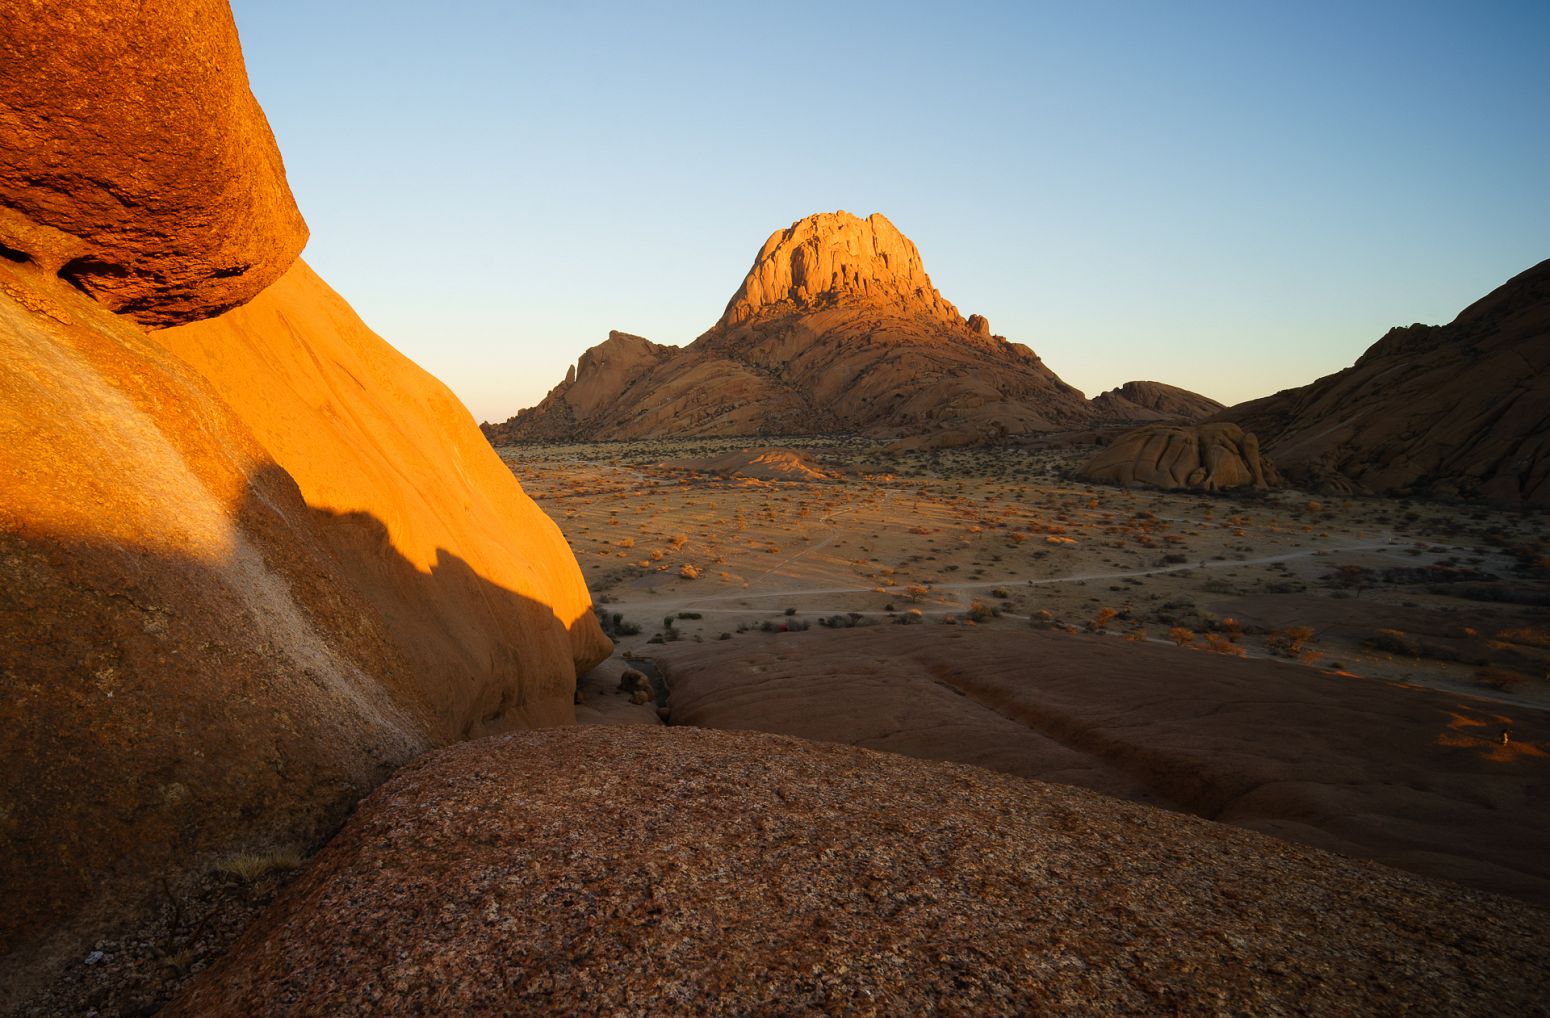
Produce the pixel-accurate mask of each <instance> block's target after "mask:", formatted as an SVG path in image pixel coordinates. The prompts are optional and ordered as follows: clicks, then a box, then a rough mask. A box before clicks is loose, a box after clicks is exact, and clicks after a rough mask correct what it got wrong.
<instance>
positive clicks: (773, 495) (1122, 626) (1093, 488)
mask: <svg viewBox="0 0 1550 1018" xmlns="http://www.w3.org/2000/svg"><path fill="white" fill-rule="evenodd" d="M799 445H800V448H790V447H789V446H790V443H787V445H785V446H773V445H758V444H757V443H754V444H750V443H749V442H748V441H746V440H743V441H736V440H725V441H721V440H698V441H685V442H676V443H674V442H653V443H633V444H632V443H606V444H597V445H572V446H520V447H508V448H504V449H502V450H501V455H502V457H503V458H504V459H505V460H506V462H507V463H509V464H510V465H511V466H512V468H513V469H514V470H515V471H516V472H517V474H518V475H519V476H520V477H522V478H524V479H525V484H526V487H527V490H528V491H529V493H530V494H531V495H532V496H533V497H534V498H535V499H536V500H537V501H538V503H539V504H540V505H541V506H542V507H543V508H544V509H545V510H546V511H547V512H548V513H549V514H550V515H551V516H552V517H553V518H554V519H555V520H556V521H557V522H559V524H560V525H561V527H562V528H563V530H564V531H565V534H566V537H567V538H568V539H569V541H570V543H571V546H572V547H573V549H574V550H575V553H576V556H577V559H578V560H579V561H580V562H581V564H582V568H583V571H584V573H585V575H586V577H587V581H588V584H589V586H590V587H591V589H592V591H593V593H594V596H595V597H596V598H597V601H598V604H599V611H600V613H601V615H602V616H603V620H604V626H605V629H606V630H607V631H608V632H609V633H610V634H611V635H612V636H613V637H614V639H615V640H616V642H617V644H618V647H617V650H616V652H615V655H614V657H613V658H611V659H610V660H609V661H608V662H605V663H604V664H603V665H601V666H599V667H598V668H597V669H595V670H594V671H593V672H592V673H591V674H590V675H588V676H587V677H586V678H585V679H584V680H583V682H582V683H581V693H580V695H581V698H582V701H583V702H582V703H581V705H580V706H578V708H577V713H578V718H579V719H581V720H583V721H587V720H592V721H647V722H653V721H655V720H657V718H661V719H663V720H666V721H668V723H670V724H693V725H700V726H705V727H721V728H754V729H761V730H765V731H770V732H776V733H780V734H790V735H798V736H803V737H809V738H817V739H820V740H824V741H835V742H846V743H851V744H855V745H860V746H866V747H870V748H876V749H889V750H895V751H898V752H902V753H906V754H909V755H915V756H922V757H927V758H938V759H950V760H957V761H960V762H968V763H975V764H979V765H982V766H987V767H990V768H992V769H996V770H1002V771H1007V772H1010V773H1014V774H1021V775H1024V776H1028V777H1038V778H1044V779H1048V780H1055V781H1061V782H1067V783H1071V784H1079V785H1086V786H1088V787H1092V788H1096V789H1098V790H1100V791H1104V792H1108V793H1110V794H1114V795H1119V796H1123V797H1126V798H1131V799H1135V800H1138V801H1143V802H1150V803H1154V804H1158V805H1163V806H1168V807H1171V808H1175V809H1180V810H1183V811H1187V812H1192V813H1196V814H1198V815H1203V816H1206V817H1209V818H1212V819H1219V820H1225V821H1227V822H1231V823H1235V824H1238V825H1240V826H1247V827H1253V828H1257V829H1260V830H1262V831H1265V832H1267V833H1272V834H1276V835H1278V836H1281V837H1284V838H1288V839H1290V840H1294V841H1302V842H1305V843H1309V844H1314V845H1317V846H1319V847H1325V848H1331V849H1335V850H1337V851H1343V852H1347V853H1349V854H1354V855H1358V856H1364V857H1369V858H1376V859H1379V860H1382V861H1385V862H1388V863H1391V864H1393V865H1397V866H1400V867H1401V868H1406V869H1411V870H1414V871H1416V872H1420V873H1423V874H1426V875H1429V876H1440V877H1445V878H1450V879H1454V880H1457V881H1460V882H1463V883H1466V884H1472V885H1474V886H1476V887H1480V888H1482V889H1486V890H1492V891H1497V892H1505V893H1509V894H1513V895H1515V896H1518V897H1521V898H1525V899H1527V900H1531V901H1536V902H1538V903H1540V904H1545V903H1550V866H1547V865H1546V863H1545V862H1544V861H1543V859H1542V855H1543V853H1542V851H1541V849H1542V847H1543V845H1544V844H1546V843H1550V821H1547V819H1546V817H1545V815H1544V811H1543V809H1542V803H1541V799H1542V795H1543V793H1542V791H1540V790H1539V789H1541V788H1542V786H1543V779H1544V775H1545V773H1546V771H1547V769H1550V755H1547V751H1550V711H1547V709H1546V708H1547V707H1550V683H1547V681H1546V672H1547V668H1550V622H1547V613H1546V607H1545V606H1546V604H1547V602H1550V598H1547V587H1546V582H1545V581H1546V578H1547V571H1546V566H1547V560H1546V557H1545V556H1546V552H1547V548H1546V543H1545V535H1544V532H1543V529H1542V527H1541V525H1540V521H1539V520H1538V518H1537V517H1536V516H1535V515H1532V514H1519V513H1512V512H1502V511H1496V510H1491V509H1483V508H1478V507H1473V506H1450V505H1446V504H1440V503H1426V502H1414V501H1407V502H1400V501H1394V500H1385V499H1373V498H1363V499H1340V498H1334V499H1331V498H1324V497H1319V496H1310V495H1308V494H1306V493H1299V492H1296V491H1289V490H1288V491H1277V492H1273V493H1270V494H1264V495H1258V496H1253V497H1222V496H1206V495H1199V494H1190V493H1177V494H1174V493H1164V492H1156V491H1141V490H1126V489H1122V488H1118V487H1109V486H1101V485H1092V484H1088V483H1084V482H1081V481H1077V480H1072V479H1070V478H1071V474H1072V473H1073V470H1072V468H1073V467H1074V466H1075V465H1077V464H1079V463H1080V462H1081V461H1082V460H1083V459H1084V458H1085V457H1087V456H1090V455H1091V453H1092V452H1093V448H1092V447H1091V446H1081V445H1075V446H1070V445H1067V446H1058V445H1057V446H1054V447H1052V448H1043V449H1040V448H1030V447H1021V448H1018V447H1009V448H1000V449H996V448H988V449H987V448H979V449H964V450H940V451H935V452H911V453H894V452H888V451H886V450H885V448H884V446H882V445H881V444H876V445H872V444H868V443H865V442H856V441H846V442H836V441H827V440H815V441H811V442H806V443H799ZM627 670H628V671H638V672H639V674H640V677H639V678H636V677H635V676H633V675H631V676H629V677H627V678H626V679H625V680H624V681H622V682H621V681H620V677H621V674H622V673H626V672H627ZM648 683H650V684H651V685H653V687H654V688H652V689H649V690H648V689H647V688H646V686H647V684H648ZM636 686H638V687H640V688H639V689H636V688H635V687H636ZM1536 804H1537V805H1536Z"/></svg>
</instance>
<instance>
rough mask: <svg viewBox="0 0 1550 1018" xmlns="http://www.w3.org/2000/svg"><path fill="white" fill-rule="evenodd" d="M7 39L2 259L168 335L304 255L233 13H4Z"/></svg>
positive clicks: (91, 6)
mask: <svg viewBox="0 0 1550 1018" xmlns="http://www.w3.org/2000/svg"><path fill="white" fill-rule="evenodd" d="M0 25H3V26H4V27H3V28H0V67H3V68H4V71H3V73H0V151H4V152H5V158H4V159H0V255H4V256H5V257H7V258H9V259H11V260H13V261H14V260H17V259H29V260H31V261H32V262H34V263H36V264H39V265H41V266H43V267H44V268H45V269H46V270H47V271H48V272H49V273H57V274H58V275H59V276H61V277H62V278H64V279H66V280H68V281H69V282H70V283H72V284H74V285H75V286H77V287H79V288H80V289H81V290H83V291H85V292H86V293H89V294H91V295H92V296H93V297H94V298H96V299H97V300H99V301H101V302H102V303H103V304H104V305H105V306H107V307H108V308H110V309H112V310H114V311H118V312H120V313H123V314H127V315H131V316H132V317H134V318H135V319H136V320H138V321H140V322H143V323H145V324H148V325H157V326H160V325H170V324H174V323H177V322H186V321H192V320H195V319H198V318H206V317H209V316H211V315H217V314H220V313H221V312H222V311H225V310H226V309H228V308H232V307H236V306H237V305H239V304H241V303H243V302H244V301H247V300H250V299H252V298H253V297H254V296H256V295H257V294H258V292H259V291H260V290H262V289H263V288H264V287H266V286H268V285H269V284H270V283H272V282H273V281H274V280H275V279H277V278H279V276H280V274H281V273H282V272H284V271H285V270H286V268H288V267H289V266H290V264H291V262H292V261H294V260H295V258H296V256H297V255H298V254H300V253H301V249H302V245H304V244H305V243H306V241H307V227H306V224H305V223H304V222H302V218H301V213H300V212H298V211H297V209H296V204H295V202H294V201H293V200H292V199H291V192H290V188H289V187H288V186H287V185H286V182H285V171H284V168H283V167H282V165H281V163H280V153H279V150H278V149H277V148H276V147H275V143H274V138H273V136H272V135H271V134H270V133H269V124H268V122H267V121H266V120H265V119H264V113H263V110H261V109H259V106H258V103H257V102H256V101H254V99H253V95H252V93H251V92H250V91H249V90H248V80H247V72H246V71H245V70H244V68H243V63H242V50H241V48H240V47H239V45H238V43H237V29H236V26H235V25H234V24H233V22H232V17H231V10H230V9H229V8H228V7H227V5H226V2H225V0H145V2H141V3H133V4H130V3H124V2H123V0H72V2H71V3H69V4H59V3H52V2H49V0H0Z"/></svg>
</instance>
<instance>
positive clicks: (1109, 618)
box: [1087, 608, 1119, 633]
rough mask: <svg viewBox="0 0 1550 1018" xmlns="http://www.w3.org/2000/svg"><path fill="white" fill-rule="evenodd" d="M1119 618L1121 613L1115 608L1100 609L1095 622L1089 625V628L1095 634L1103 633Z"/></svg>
mask: <svg viewBox="0 0 1550 1018" xmlns="http://www.w3.org/2000/svg"><path fill="white" fill-rule="evenodd" d="M1117 617H1119V612H1117V611H1115V610H1114V609H1113V608H1099V609H1098V614H1097V615H1094V616H1093V620H1092V621H1091V622H1089V623H1087V628H1088V629H1091V630H1092V631H1093V632H1095V633H1101V632H1103V631H1104V630H1105V629H1107V628H1108V625H1109V623H1110V622H1113V621H1114V620H1115V619H1116V618H1117Z"/></svg>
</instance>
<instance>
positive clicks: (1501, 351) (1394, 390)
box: [1220, 261, 1550, 508]
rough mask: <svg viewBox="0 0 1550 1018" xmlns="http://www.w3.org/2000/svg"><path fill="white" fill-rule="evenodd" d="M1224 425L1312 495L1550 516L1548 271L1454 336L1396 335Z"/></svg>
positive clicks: (1478, 306) (1462, 318)
mask: <svg viewBox="0 0 1550 1018" xmlns="http://www.w3.org/2000/svg"><path fill="white" fill-rule="evenodd" d="M1220 419H1221V420H1227V421H1233V422H1236V423H1238V424H1241V425H1242V426H1243V427H1244V428H1247V429H1250V430H1252V431H1253V432H1254V433H1255V434H1257V435H1259V436H1260V439H1261V440H1262V441H1263V443H1264V448H1265V451H1266V452H1267V453H1268V454H1270V455H1271V456H1273V457H1274V458H1275V461H1276V463H1277V464H1278V465H1279V466H1280V467H1281V468H1282V469H1283V470H1284V471H1285V472H1286V474H1287V476H1288V477H1289V478H1291V479H1292V480H1293V481H1295V482H1296V483H1298V484H1301V485H1305V486H1307V487H1310V488H1315V489H1322V490H1326V491H1330V492H1352V491H1355V492H1375V493H1394V492H1408V493H1414V494H1422V495H1427V494H1431V495H1445V496H1446V495H1462V496H1466V497H1474V498H1483V499H1488V500H1490V501H1492V502H1496V503H1499V504H1502V505H1513V506H1518V505H1522V506H1535V507H1539V508H1550V261H1543V262H1540V263H1539V264H1538V265H1536V266H1534V267H1533V268H1531V269H1529V270H1528V271H1526V272H1523V273H1520V274H1519V275H1517V276H1514V277H1513V278H1512V279H1510V280H1508V281H1507V282H1506V283H1504V284H1502V285H1501V286H1500V287H1498V288H1497V289H1496V290H1494V291H1492V292H1491V293H1490V294H1488V295H1487V296H1485V297H1483V298H1481V299H1480V300H1478V301H1476V302H1475V303H1474V304H1471V305H1470V306H1469V307H1467V308H1465V309H1464V310H1463V311H1461V312H1459V315H1458V317H1457V318H1455V319H1454V320H1453V322H1452V323H1451V324H1449V325H1411V326H1408V327H1406V328H1397V329H1393V330H1391V331H1390V332H1389V334H1388V335H1386V336H1384V337H1383V338H1382V339H1380V340H1379V341H1378V342H1377V343H1374V344H1373V345H1372V347H1371V348H1370V349H1369V350H1368V351H1367V352H1366V353H1364V354H1363V355H1362V356H1361V358H1360V359H1359V360H1358V361H1357V362H1356V363H1355V364H1354V365H1352V366H1351V367H1349V368H1346V369H1345V370H1343V371H1337V372H1336V373H1335V374H1333V375H1329V376H1328V377H1325V378H1321V379H1319V380H1318V381H1316V382H1313V383H1311V384H1309V385H1305V386H1303V387H1302V388H1300V389H1287V390H1284V391H1282V392H1278V393H1276V394H1275V395H1274V396H1267V397H1265V398H1264V399H1260V400H1255V401H1253V402H1250V403H1243V404H1240V405H1239V406H1235V407H1233V408H1232V409H1230V410H1228V411H1226V412H1224V413H1223V414H1222V415H1221V417H1220Z"/></svg>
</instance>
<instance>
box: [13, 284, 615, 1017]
mask: <svg viewBox="0 0 1550 1018" xmlns="http://www.w3.org/2000/svg"><path fill="white" fill-rule="evenodd" d="M201 344H206V345H201ZM0 352H3V356H0V444H3V447H4V448H5V450H6V455H5V456H4V457H3V458H0V496H3V497H0V563H3V582H0V726H3V729H4V731H5V733H6V739H5V741H4V744H3V747H0V756H3V760H0V763H3V766H0V825H3V831H4V834H5V840H4V848H5V850H4V851H3V852H0V883H3V885H4V886H6V887H7V888H12V889H19V890H17V891H16V893H13V894H12V895H11V896H10V898H9V899H8V903H7V910H6V914H5V916H4V917H0V945H3V947H4V948H5V952H6V953H8V954H9V955H10V958H9V959H8V964H12V963H14V964H15V965H16V966H18V968H17V972H18V973H20V972H26V973H27V974H28V975H37V974H38V973H40V972H46V971H47V968H46V966H44V965H40V964H38V959H39V954H38V952H39V951H43V950H45V948H46V945H47V943H48V942H49V938H50V937H51V936H53V937H57V938H62V940H56V941H55V943H59V942H64V943H69V942H70V937H71V935H72V931H75V930H80V931H82V932H81V934H80V935H82V936H84V935H86V933H85V932H84V931H85V930H87V929H88V927H86V926H82V925H81V923H82V922H83V921H84V920H83V919H82V917H83V916H84V915H86V914H87V913H89V912H91V911H92V910H93V909H101V910H102V911H100V912H99V913H97V914H96V918H102V917H110V918H111V917H113V916H118V915H123V914H127V913H131V912H133V910H135V909H137V908H139V907H140V906H141V895H142V894H144V893H145V892H146V891H147V889H148V888H150V887H152V886H154V881H155V880H156V879H159V878H161V877H169V878H170V877H175V876H176V874H178V873H179V872H181V871H183V870H184V869H185V868H186V867H188V866H191V865H195V864H196V863H197V861H198V860H200V859H205V860H208V859H209V858H210V857H211V854H212V853H217V854H218V853H221V852H230V851H232V850H234V849H236V848H238V847H243V848H246V847H248V846H249V845H250V844H252V843H255V841H256V843H261V844H264V845H274V844H308V843H310V842H311V841H312V840H313V839H315V838H316V837H318V836H319V835H320V834H321V833H322V832H324V831H326V830H328V829H329V827H330V825H331V824H333V823H334V822H336V820H337V818H338V817H339V816H340V815H341V814H342V812H343V811H344V810H346V809H347V808H348V807H349V805H350V804H351V803H352V802H353V801H354V800H355V799H356V798H358V797H359V796H360V795H361V794H363V793H364V792H365V791H366V790H368V789H370V788H371V787H372V786H373V785H375V784H376V783H377V782H378V781H380V780H381V779H382V778H383V777H384V776H385V775H386V774H387V773H389V772H390V771H391V769H392V768H393V767H395V766H396V765H398V764H400V763H402V762H404V761H405V760H407V759H409V758H410V757H412V756H413V755H415V754H416V753H418V752H420V751H421V750H423V749H425V748H427V747H429V746H432V745H435V744H437V743H441V742H447V741H451V740H455V739H459V738H464V737H468V736H473V735H479V734H484V733H487V732H492V731H499V730H502V729H506V728H511V727H520V726H523V725H530V724H553V723H563V722H567V721H568V720H569V719H570V718H571V716H572V712H573V707H572V690H573V688H574V684H575V677H576V675H577V672H578V670H579V669H585V668H587V667H590V666H591V664H593V663H595V661H597V660H598V659H600V658H602V657H603V656H605V655H606V654H607V652H608V649H609V644H608V641H607V640H606V639H605V638H604V637H603V636H602V634H601V632H600V631H599V630H598V628H597V623H596V621H595V619H594V618H593V617H592V615H591V613H590V611H589V610H588V609H589V598H588V596H587V593H586V589H585V587H584V585H583V583H582V580H581V577H580V573H579V570H578V569H577V567H576V564H575V560H574V558H573V557H572V556H571V553H570V551H569V549H568V547H567V546H566V545H565V543H564V541H563V539H562V538H561V536H560V534H559V532H558V530H557V529H556V528H555V527H554V525H553V524H552V523H550V521H549V520H548V519H547V518H546V517H545V516H544V515H543V514H542V513H541V512H540V511H539V510H538V509H537V508H536V507H535V506H534V505H533V504H532V502H531V501H530V500H528V498H527V496H526V495H525V494H523V492H522V490H521V488H520V487H519V486H518V484H517V482H516V481H515V479H514V478H513V477H512V476H511V473H510V471H508V470H507V469H506V468H505V467H504V466H503V465H502V464H501V463H500V461H499V460H498V459H497V458H496V456H495V455H494V453H493V452H492V451H491V450H490V449H489V447H488V445H487V443H485V442H484V441H483V439H482V438H481V437H480V435H479V433H478V431H477V429H476V428H475V427H474V425H473V422H472V420H470V419H469V418H468V416H467V413H466V412H465V411H463V410H462V408H461V407H460V406H459V405H458V404H457V402H456V400H455V399H453V398H452V396H451V395H450V394H449V393H448V392H447V391H446V390H445V389H444V388H443V387H441V386H440V384H439V383H437V382H436V381H435V380H434V379H432V378H430V377H429V376H428V375H426V374H425V373H424V372H422V371H420V369H418V368H417V367H415V366H414V365H413V364H412V363H410V362H409V361H407V360H406V359H405V358H403V357H402V356H400V355H399V354H398V353H396V352H395V351H393V350H392V349H391V348H390V347H388V346H387V344H385V343H383V342H382V341H381V340H380V339H378V338H377V337H375V336H373V335H372V334H371V333H370V332H369V331H367V330H366V329H365V328H364V326H362V325H361V324H360V323H359V321H358V320H357V319H356V318H355V317H354V315H353V314H352V313H351V312H350V310H349V308H348V306H347V305H345V304H344V302H343V301H342V300H340V299H339V298H338V297H337V296H336V295H334V294H333V293H332V291H330V290H329V289H328V288H327V287H326V286H325V285H324V284H323V283H322V282H321V281H320V280H319V279H318V278H317V277H316V276H315V275H313V274H312V272H311V270H309V269H307V268H306V266H304V265H301V264H298V265H297V266H296V267H295V268H293V270H292V272H291V273H289V274H287V276H286V277H285V279H284V280H283V281H282V282H281V283H280V284H277V285H276V286H275V287H273V288H271V290H270V291H267V292H266V293H265V294H264V295H263V296H262V297H261V298H260V301H259V302H255V303H254V304H252V305H249V307H248V308H247V309H245V310H244V312H243V313H242V316H241V317H240V318H238V319H233V320H226V319H216V320H213V321H211V322H209V323H206V324H205V325H203V326H200V327H199V330H198V331H195V329H194V327H186V328H183V329H169V330H162V331H160V332H154V333H146V332H145V331H144V330H143V329H142V328H141V327H140V326H138V325H136V324H135V323H133V322H131V321H129V320H128V319H126V318H124V317H121V316H116V315H113V314H111V313H109V312H108V311H107V310H106V309H104V308H103V307H102V306H101V305H100V304H97V303H95V302H94V301H92V300H90V299H89V298H87V297H86V296H84V295H82V294H81V293H79V292H77V291H76V290H74V289H72V288H71V287H69V286H67V285H66V284H65V283H64V282H62V281H61V280H59V279H57V278H55V277H54V276H53V275H52V274H50V273H48V272H47V271H45V270H44V269H43V268H41V267H40V266H37V265H35V264H21V265H16V264H12V263H9V262H0ZM179 352H181V353H186V354H188V355H190V357H192V358H193V359H194V360H196V361H198V360H199V357H195V356H194V355H195V354H196V353H197V354H202V355H203V356H204V357H205V360H204V361H202V362H201V363H198V364H195V363H190V362H188V361H185V360H184V359H182V357H180V356H179ZM288 467H294V468H295V470H296V476H295V477H293V475H292V474H291V473H290V472H289V471H288V469H287V468H288ZM298 479H299V480H300V482H301V483H300V485H298ZM81 789H90V790H91V792H90V794H81V793H80V790H81ZM104 874H111V875H112V876H111V877H109V876H104ZM18 980H20V977H19V976H18V977H17V979H14V980H13V979H9V978H8V979H6V980H4V981H6V982H7V983H9V984H11V985H13V986H18V987H20V986H22V985H23V984H24V981H18Z"/></svg>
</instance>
